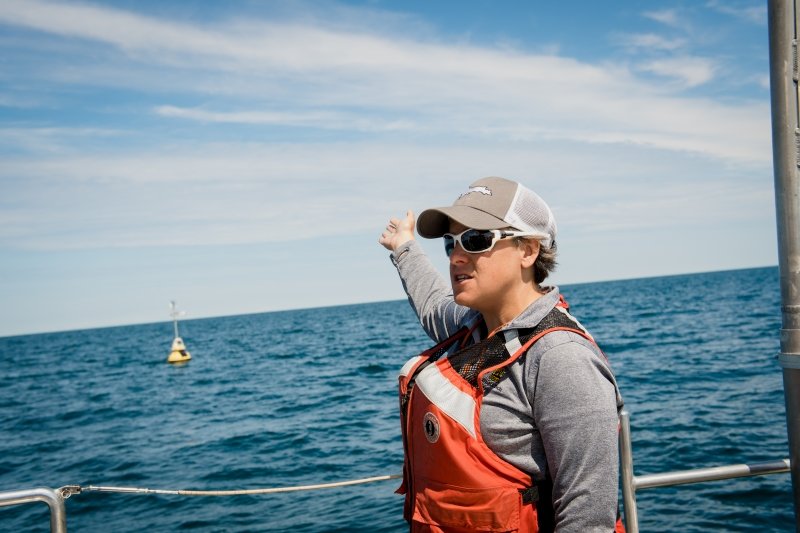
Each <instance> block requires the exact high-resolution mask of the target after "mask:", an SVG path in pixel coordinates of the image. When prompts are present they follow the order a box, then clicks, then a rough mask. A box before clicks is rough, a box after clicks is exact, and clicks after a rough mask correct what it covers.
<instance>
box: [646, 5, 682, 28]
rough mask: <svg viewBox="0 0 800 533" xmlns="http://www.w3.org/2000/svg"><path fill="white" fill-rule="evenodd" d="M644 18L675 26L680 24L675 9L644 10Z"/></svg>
mask: <svg viewBox="0 0 800 533" xmlns="http://www.w3.org/2000/svg"><path fill="white" fill-rule="evenodd" d="M642 15H643V16H644V17H645V18H649V19H651V20H655V21H656V22H660V23H662V24H665V25H667V26H673V27H677V26H680V24H681V20H680V18H679V17H678V11H677V10H675V9H661V10H657V11H646V12H645V13H643V14H642Z"/></svg>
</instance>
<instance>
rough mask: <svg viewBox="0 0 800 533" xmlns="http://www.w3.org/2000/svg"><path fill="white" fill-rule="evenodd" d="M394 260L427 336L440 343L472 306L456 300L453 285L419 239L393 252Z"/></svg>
mask: <svg viewBox="0 0 800 533" xmlns="http://www.w3.org/2000/svg"><path fill="white" fill-rule="evenodd" d="M391 260H392V263H393V264H394V266H395V267H396V268H397V273H398V274H399V275H400V281H401V282H402V283H403V288H404V289H405V291H406V294H407V295H408V301H409V302H410V303H411V307H412V308H413V309H414V312H415V313H417V317H418V318H419V321H420V324H422V327H423V329H424V330H425V332H426V333H427V334H428V336H429V337H430V338H431V339H433V340H434V341H436V342H439V341H443V340H444V339H446V338H448V337H449V336H451V335H452V334H453V333H455V332H456V331H457V330H458V328H459V327H460V326H461V324H462V322H463V320H464V317H465V316H466V315H467V313H469V309H468V308H467V307H463V306H460V305H458V304H456V303H455V301H453V290H452V288H451V287H450V285H449V284H448V283H447V282H446V281H445V280H444V279H443V278H442V276H441V275H440V274H439V272H438V271H437V270H436V267H434V266H433V264H432V263H431V261H430V259H428V256H427V255H425V252H424V251H423V250H422V247H421V246H420V245H419V244H418V243H417V242H416V241H413V240H412V241H409V242H407V243H406V244H404V245H403V246H401V247H400V248H398V249H397V250H395V251H394V252H393V253H392V254H391Z"/></svg>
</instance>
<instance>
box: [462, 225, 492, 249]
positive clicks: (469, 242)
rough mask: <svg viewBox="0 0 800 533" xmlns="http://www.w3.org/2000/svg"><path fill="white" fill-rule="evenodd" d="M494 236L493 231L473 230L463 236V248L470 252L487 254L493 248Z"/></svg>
mask: <svg viewBox="0 0 800 533" xmlns="http://www.w3.org/2000/svg"><path fill="white" fill-rule="evenodd" d="M492 241H494V234H493V233H492V232H491V231H486V230H482V231H481V230H476V229H471V230H469V231H466V232H464V234H463V235H462V236H461V246H463V247H464V250H466V251H468V252H473V253H475V252H485V251H486V250H488V249H489V248H491V247H492Z"/></svg>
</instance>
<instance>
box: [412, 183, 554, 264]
mask: <svg viewBox="0 0 800 533" xmlns="http://www.w3.org/2000/svg"><path fill="white" fill-rule="evenodd" d="M450 219H452V220H455V221H456V222H458V223H459V224H462V225H464V226H466V227H468V228H474V229H502V228H509V227H510V228H514V229H516V230H519V231H529V232H532V233H539V234H541V235H542V237H541V238H540V242H541V243H542V246H544V247H545V248H550V247H551V246H552V244H553V243H554V242H555V240H556V220H555V218H554V217H553V212H552V211H551V210H550V207H548V205H547V204H546V203H545V201H544V200H542V198H541V197H540V196H539V195H538V194H536V193H535V192H533V191H532V190H530V189H528V188H527V187H525V186H524V185H522V184H520V183H517V182H516V181H512V180H508V179H505V178H498V177H489V178H482V179H479V180H478V181H476V182H474V183H472V184H471V185H470V186H469V189H467V191H466V192H464V193H463V194H461V196H459V197H458V199H457V200H456V201H455V202H453V205H452V206H448V207H433V208H430V209H426V210H424V211H423V212H422V213H420V215H419V217H418V218H417V232H418V233H419V234H420V236H422V237H425V238H428V239H435V238H437V237H441V236H442V235H444V234H445V233H447V232H448V231H449V230H450V228H449V226H450Z"/></svg>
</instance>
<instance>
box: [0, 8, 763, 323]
mask: <svg viewBox="0 0 800 533" xmlns="http://www.w3.org/2000/svg"><path fill="white" fill-rule="evenodd" d="M485 176H503V177H506V178H511V179H514V180H518V181H520V182H522V183H524V184H525V185H527V186H528V187H530V188H532V189H533V190H535V191H536V192H537V193H539V194H540V195H541V196H542V197H543V198H544V199H545V200H546V201H547V202H548V203H549V204H550V206H551V208H552V209H553V212H554V214H555V217H556V220H557V222H558V244H559V267H558V269H557V271H556V272H555V273H554V275H553V276H552V277H551V278H550V279H549V280H548V281H549V282H550V283H553V284H557V285H569V284H575V283H584V282H594V281H604V280H613V279H629V278H639V277H650V276H661V275H670V274H680V273H691V272H704V271H715V270H727V269H738V268H748V267H756V266H767V265H775V264H777V244H776V231H775V207H774V189H773V172H772V149H771V129H770V109H769V65H768V36H767V8H766V3H765V2H763V1H761V0H758V1H750V0H738V1H722V0H708V1H703V0H685V1H680V0H676V1H656V0H653V1H646V2H642V1H639V0H619V1H615V2H596V1H587V0H576V1H574V2H529V1H502V0H499V1H495V0H493V1H491V2H490V1H484V0H479V1H472V2H464V1H459V2H455V1H444V0H443V1H437V2H430V1H422V0H420V1H403V2H400V1H395V2H390V1H382V0H371V1H368V0H363V1H343V2H337V1H311V0H309V1H282V0H272V1H254V0H253V1H246V0H245V1H236V0H232V1H228V2H216V1H199V0H197V1H195V0H187V1H181V2H161V1H134V0H119V1H96V2H72V1H70V2H66V1H43V0H3V1H2V2H0V336H8V335H17V334H28V333H38V332H50V331H63V330H72V329H84V328H93V327H105V326H113V325H123V324H138V323H150V322H159V321H169V320H170V318H169V302H170V300H175V301H176V302H177V304H178V307H179V308H180V309H183V310H184V311H185V312H186V318H199V317H211V316H224V315H236V314H245V313H257V312H266V311H274V310H284V309H297V308H308V307H322V306H331V305H341V304H350V303H362V302H374V301H384V300H396V299H402V298H404V297H405V294H404V292H403V290H402V286H401V284H400V282H399V280H398V278H397V275H396V272H395V270H394V268H393V266H392V265H391V263H390V262H389V259H388V252H386V250H384V249H383V248H382V247H381V246H380V245H379V244H378V243H377V240H378V237H379V235H380V233H381V231H382V230H383V228H384V227H385V225H386V222H387V220H388V219H389V218H390V217H392V216H400V215H403V214H404V213H405V212H406V210H408V209H411V210H413V211H414V212H415V213H417V214H418V213H419V212H420V211H422V210H423V209H425V208H427V207H434V206H445V205H450V204H451V203H452V202H453V201H454V200H455V199H456V198H457V197H458V195H459V194H460V193H461V192H463V191H464V190H466V187H467V186H468V185H469V183H471V182H472V181H475V180H476V179H479V178H482V177H485ZM423 247H424V248H425V250H426V251H427V252H428V253H429V255H430V256H431V257H432V259H433V260H434V264H435V265H436V266H437V268H439V269H441V271H442V272H446V268H447V263H446V259H445V257H444V254H443V252H442V247H441V243H440V242H437V241H428V240H425V241H424V242H423ZM567 296H568V295H567Z"/></svg>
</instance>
